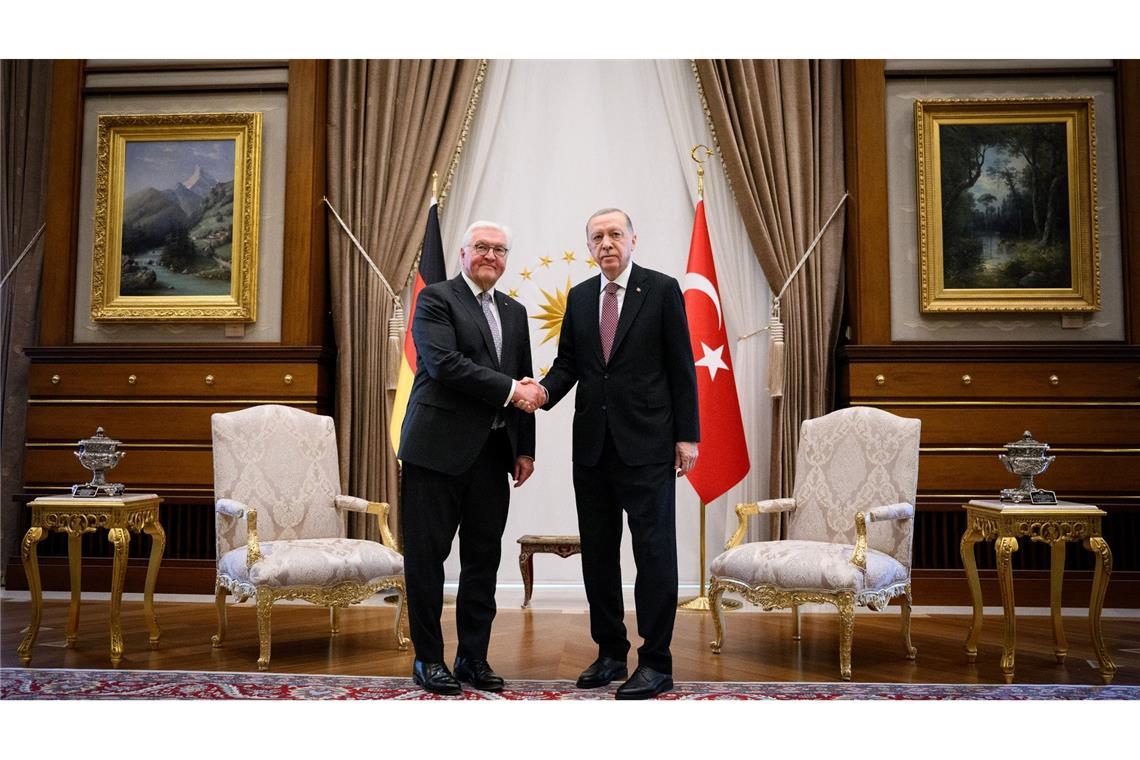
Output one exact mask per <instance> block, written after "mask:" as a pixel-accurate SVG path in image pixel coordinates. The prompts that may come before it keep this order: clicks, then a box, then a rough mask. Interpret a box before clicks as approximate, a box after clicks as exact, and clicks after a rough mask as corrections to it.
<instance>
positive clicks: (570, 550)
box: [519, 535, 582, 609]
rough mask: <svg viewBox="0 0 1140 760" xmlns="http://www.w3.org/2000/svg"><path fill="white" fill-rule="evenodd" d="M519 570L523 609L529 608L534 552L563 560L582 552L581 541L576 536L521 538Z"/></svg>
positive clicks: (532, 588)
mask: <svg viewBox="0 0 1140 760" xmlns="http://www.w3.org/2000/svg"><path fill="white" fill-rule="evenodd" d="M519 545H520V546H521V547H522V549H521V551H519V570H520V571H521V572H522V579H523V603H522V606H523V609H526V608H527V607H529V606H530V595H531V592H532V591H533V590H534V555H535V553H536V552H545V553H548V554H557V555H558V556H559V557H562V558H563V559H565V558H567V557H572V556H573V555H575V554H578V553H580V552H581V551H582V541H581V539H580V538H578V536H529V535H528V536H523V537H521V538H520V539H519Z"/></svg>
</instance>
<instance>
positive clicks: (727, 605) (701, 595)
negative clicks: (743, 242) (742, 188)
mask: <svg viewBox="0 0 1140 760" xmlns="http://www.w3.org/2000/svg"><path fill="white" fill-rule="evenodd" d="M701 148H704V149H705V157H704V158H703V159H701V158H697V151H698V150H699V149H701ZM712 154H713V152H712V151H711V150H709V146H707V145H694V146H693V149H692V150H691V151H689V156H691V157H692V159H693V160H694V161H696V162H697V199H698V200H702V201H703V200H704V199H705V167H704V162H705V161H706V160H707V159H708V158H709V156H711V155H712ZM706 507H707V505H706V504H705V503H704V501H701V530H700V537H701V538H700V541H701V548H700V557H701V585H700V586H699V587H698V588H697V595H696V596H694V597H693V598H691V599H685V600H683V601H681V602H679V603H678V604H677V609H680V610H697V611H704V610H708V609H709V597H708V593H707V592H708V588H707V587H706V586H705V508H706ZM720 605H721V607H723V608H724V609H726V610H735V609H737V608H738V607H740V602H738V601H736V600H735V599H725V598H723V597H722V598H721V600H720Z"/></svg>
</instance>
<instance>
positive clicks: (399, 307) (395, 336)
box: [387, 300, 416, 391]
mask: <svg viewBox="0 0 1140 760" xmlns="http://www.w3.org/2000/svg"><path fill="white" fill-rule="evenodd" d="M403 355H404V306H403V304H401V303H400V302H399V301H398V300H396V301H393V303H392V317H391V318H390V319H389V320H388V360H387V365H388V390H390V391H393V390H395V389H396V383H397V381H398V380H399V379H400V364H401V363H402V362H403ZM415 369H416V368H415V367H412V371H413V372H414V371H415Z"/></svg>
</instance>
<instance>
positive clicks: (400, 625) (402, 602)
mask: <svg viewBox="0 0 1140 760" xmlns="http://www.w3.org/2000/svg"><path fill="white" fill-rule="evenodd" d="M407 608H408V604H407V591H405V590H404V587H403V586H399V587H398V588H397V589H396V630H395V633H396V648H397V649H399V650H400V651H401V652H404V651H407V649H408V644H410V643H411V641H410V640H409V639H408V637H406V636H405V635H404V614H405V613H406V612H407Z"/></svg>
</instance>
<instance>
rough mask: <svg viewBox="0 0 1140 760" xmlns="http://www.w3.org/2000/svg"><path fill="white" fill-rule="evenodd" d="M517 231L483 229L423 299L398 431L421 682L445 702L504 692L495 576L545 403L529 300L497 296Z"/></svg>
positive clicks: (482, 225) (469, 237) (415, 674)
mask: <svg viewBox="0 0 1140 760" xmlns="http://www.w3.org/2000/svg"><path fill="white" fill-rule="evenodd" d="M509 250H510V233H509V231H508V230H507V229H506V228H504V227H502V226H500V225H498V224H495V223H493V222H475V223H474V224H472V225H471V226H470V227H469V228H468V229H467V232H466V233H465V234H464V236H463V246H462V247H461V248H460V252H459V256H460V263H461V264H462V269H463V271H462V272H461V273H460V274H459V275H458V276H457V277H454V278H452V279H451V280H447V281H444V282H439V283H435V284H434V285H429V286H427V287H426V288H424V289H423V290H422V291H420V294H419V297H418V298H417V300H416V311H415V317H414V319H413V321H412V337H413V339H414V340H415V344H416V354H417V356H418V361H417V368H416V378H415V381H414V382H413V384H412V390H411V394H410V396H409V398H408V411H407V416H406V417H405V418H404V425H403V428H402V430H401V434H400V451H399V454H398V456H399V458H400V460H402V462H403V481H402V487H401V489H400V498H401V515H402V519H403V530H404V575H405V577H406V579H407V584H408V589H407V590H408V609H409V620H410V625H411V633H412V644H413V645H414V647H415V650H416V661H415V665H414V666H413V671H412V678H413V679H414V680H415V682H416V683H417V684H419V685H420V686H422V687H423V688H424V689H426V690H428V691H430V692H434V693H437V694H459V693H460V692H461V687H460V686H459V681H464V682H468V683H471V684H472V685H473V686H475V688H477V689H482V690H487V691H499V690H501V689H502V688H503V679H502V678H500V677H499V676H497V675H496V674H495V672H494V670H492V669H491V666H490V665H489V664H488V663H487V645H488V642H489V640H490V636H491V621H492V620H493V619H494V617H495V609H496V608H495V575H496V573H497V572H498V569H499V555H500V547H501V543H500V542H501V541H502V537H503V528H504V527H505V525H506V521H507V504H508V502H509V501H510V488H509V484H508V477H509V476H510V475H511V474H513V476H514V481H515V487H518V486H521V485H522V484H523V483H524V482H526V480H527V478H529V477H530V475H531V473H532V472H533V471H534V416H533V415H531V414H526V413H523V412H521V411H519V409H516V408H515V406H512V403H513V404H515V405H517V406H518V407H523V406H526V407H527V408H528V409H530V410H532V411H533V409H534V407H535V402H537V401H539V400H540V398H541V392H540V389H539V388H538V387H537V386H535V385H523V384H522V383H520V382H519V379H521V378H524V377H526V376H527V375H529V374H531V372H532V369H531V357H530V333H529V330H528V329H527V319H526V310H525V309H524V307H523V306H522V304H520V303H518V302H517V301H515V300H514V299H512V298H509V297H507V296H505V295H503V294H502V293H500V292H498V291H496V290H495V289H494V285H495V282H497V281H498V279H499V277H501V276H502V274H503V270H504V269H505V268H506V256H507V252H508V251H509ZM456 530H458V531H459V559H460V568H461V569H460V575H459V592H458V595H457V598H456V604H455V607H456V609H455V625H456V629H457V633H458V638H459V646H458V648H457V650H456V657H455V673H454V675H452V673H451V672H450V671H449V670H448V668H447V665H445V664H444V659H443V634H442V631H441V630H440V623H439V617H440V613H441V611H442V609H443V562H444V560H445V559H446V558H447V555H448V554H449V553H450V551H451V542H452V540H453V539H454V538H455V533H456Z"/></svg>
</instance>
